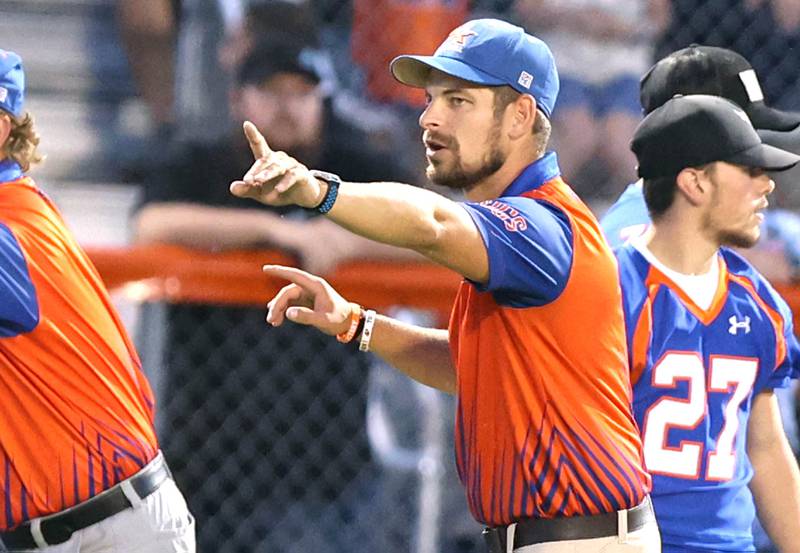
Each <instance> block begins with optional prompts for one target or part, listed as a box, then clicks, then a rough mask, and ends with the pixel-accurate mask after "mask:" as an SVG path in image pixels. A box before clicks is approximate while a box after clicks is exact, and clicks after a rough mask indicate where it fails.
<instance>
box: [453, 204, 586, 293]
mask: <svg viewBox="0 0 800 553" xmlns="http://www.w3.org/2000/svg"><path fill="white" fill-rule="evenodd" d="M462 205H463V206H464V208H465V209H466V210H467V212H468V213H469V214H470V216H471V217H472V219H473V221H474V222H475V224H476V226H477V227H478V229H479V231H480V233H481V236H482V237H483V241H484V244H485V245H486V251H487V252H488V254H489V282H487V283H486V284H478V283H474V284H475V286H476V287H477V288H478V290H480V291H487V292H491V293H492V294H493V295H494V297H495V300H496V301H497V302H498V303H499V304H500V305H505V306H508V307H534V306H541V305H545V304H547V303H550V302H552V301H553V300H555V299H556V298H557V297H558V296H559V295H560V294H561V292H562V291H563V290H564V287H565V286H566V284H567V280H568V279H569V274H570V270H571V269H572V252H573V244H572V238H573V236H572V227H571V225H570V222H569V219H568V218H567V215H566V214H565V213H564V212H563V211H561V210H560V209H558V208H557V207H555V206H553V205H551V204H549V203H547V202H544V201H537V200H534V199H531V198H520V197H513V198H500V199H497V200H488V201H485V202H481V203H463V204H462Z"/></svg>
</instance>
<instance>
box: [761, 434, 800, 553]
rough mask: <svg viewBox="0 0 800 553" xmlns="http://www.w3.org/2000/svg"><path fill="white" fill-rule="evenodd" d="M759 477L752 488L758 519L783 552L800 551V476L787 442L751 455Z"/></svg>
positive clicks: (792, 552) (780, 442)
mask: <svg viewBox="0 0 800 553" xmlns="http://www.w3.org/2000/svg"><path fill="white" fill-rule="evenodd" d="M750 457H751V459H750V460H751V462H752V463H753V469H754V470H755V475H754V476H753V480H752V481H751V482H750V489H751V491H752V492H753V498H754V499H755V502H756V507H757V508H758V518H759V520H760V521H761V524H762V525H763V526H764V529H765V530H766V531H767V534H768V535H769V537H770V539H772V542H773V543H774V544H775V545H776V546H777V548H778V551H780V552H781V553H798V552H800V540H798V535H800V473H798V469H797V462H796V461H795V458H794V456H793V455H792V452H791V450H790V449H789V445H788V444H787V443H786V441H785V440H780V441H777V440H776V443H775V445H774V447H773V448H772V450H771V451H769V450H766V451H762V452H759V453H754V454H751V456H750Z"/></svg>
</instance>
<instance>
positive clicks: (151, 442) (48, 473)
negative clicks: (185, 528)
mask: <svg viewBox="0 0 800 553" xmlns="http://www.w3.org/2000/svg"><path fill="white" fill-rule="evenodd" d="M2 177H5V178H2ZM0 255H2V257H3V272H2V274H0V290H2V294H3V301H2V303H3V304H4V305H3V307H2V308H0V311H1V312H0V396H2V397H3V398H4V399H3V401H2V402H0V427H2V429H3V431H2V433H0V503H2V505H3V509H2V511H0V512H2V515H1V516H0V529H2V530H8V529H11V528H14V527H15V526H17V525H19V524H20V523H21V522H23V521H25V520H27V519H30V518H34V517H37V516H41V515H45V514H49V513H53V512H57V511H60V510H63V509H65V508H68V507H71V506H73V505H75V504H77V503H80V502H82V501H85V500H86V499H88V498H90V497H92V496H94V495H96V494H98V493H100V492H101V491H103V490H105V489H107V488H109V487H111V486H113V485H114V484H116V483H118V482H119V481H120V480H123V479H125V478H127V477H129V476H131V475H133V474H134V473H136V472H137V471H138V470H139V469H140V468H142V467H143V466H144V465H145V464H146V463H147V462H149V461H150V460H151V459H153V458H154V457H155V455H156V453H157V450H158V445H157V442H156V436H155V432H154V429H153V394H152V391H151V389H150V387H149V385H148V383H147V381H146V379H145V377H144V375H143V374H142V372H141V367H140V363H139V359H138V357H137V354H136V352H135V350H134V347H133V345H132V343H131V340H130V339H129V337H128V335H127V333H126V332H125V329H124V328H123V326H122V323H121V322H120V319H119V317H118V315H117V313H116V311H115V310H114V307H113V306H112V304H111V301H110V299H109V296H108V293H107V291H106V289H105V287H104V286H103V283H102V282H101V280H100V277H99V275H98V274H97V271H96V270H95V268H94V266H93V265H92V263H91V262H90V261H89V259H88V258H87V256H86V254H85V253H84V252H83V250H82V249H81V248H80V246H79V245H78V244H77V243H76V241H75V239H74V237H73V236H72V235H71V233H70V232H69V231H68V230H67V228H66V227H65V224H64V222H63V220H62V218H61V216H60V215H59V214H58V212H57V211H56V209H55V207H54V206H53V205H52V203H51V202H50V201H49V199H47V198H46V197H45V196H44V195H43V193H42V192H41V191H40V190H38V189H37V188H36V186H35V184H34V183H33V181H32V180H31V179H29V178H26V177H23V176H22V175H21V173H19V170H18V167H16V165H15V164H12V163H10V162H0Z"/></svg>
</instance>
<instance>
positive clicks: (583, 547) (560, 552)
mask: <svg viewBox="0 0 800 553" xmlns="http://www.w3.org/2000/svg"><path fill="white" fill-rule="evenodd" d="M660 552H661V534H660V533H659V531H658V526H657V525H656V522H655V520H653V521H651V522H649V523H648V524H646V525H644V526H643V527H642V528H639V529H638V530H637V531H635V532H629V533H628V535H627V537H626V539H624V540H623V539H622V538H620V537H618V536H610V537H607V538H594V539H590V540H568V541H553V542H548V543H537V544H536V545H528V546H525V547H519V548H517V549H515V550H514V553H660Z"/></svg>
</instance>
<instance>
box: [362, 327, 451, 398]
mask: <svg viewBox="0 0 800 553" xmlns="http://www.w3.org/2000/svg"><path fill="white" fill-rule="evenodd" d="M370 350H371V351H372V352H374V353H375V354H377V355H378V356H379V357H381V358H382V359H383V360H385V361H386V362H387V363H389V364H390V365H392V366H394V367H395V368H397V369H398V370H400V371H401V372H403V373H405V374H406V375H408V376H409V377H411V378H413V379H414V380H416V381H417V382H421V383H422V384H425V385H427V386H431V387H432V388H436V389H438V390H442V391H443V392H447V393H450V394H455V393H456V369H455V365H454V363H453V358H452V356H451V354H450V345H449V342H448V333H447V330H443V329H433V328H422V327H418V326H412V325H408V324H405V323H401V322H400V321H397V320H395V319H391V318H389V317H384V316H382V315H378V318H377V319H376V321H375V327H374V329H373V338H372V342H371V344H370Z"/></svg>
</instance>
